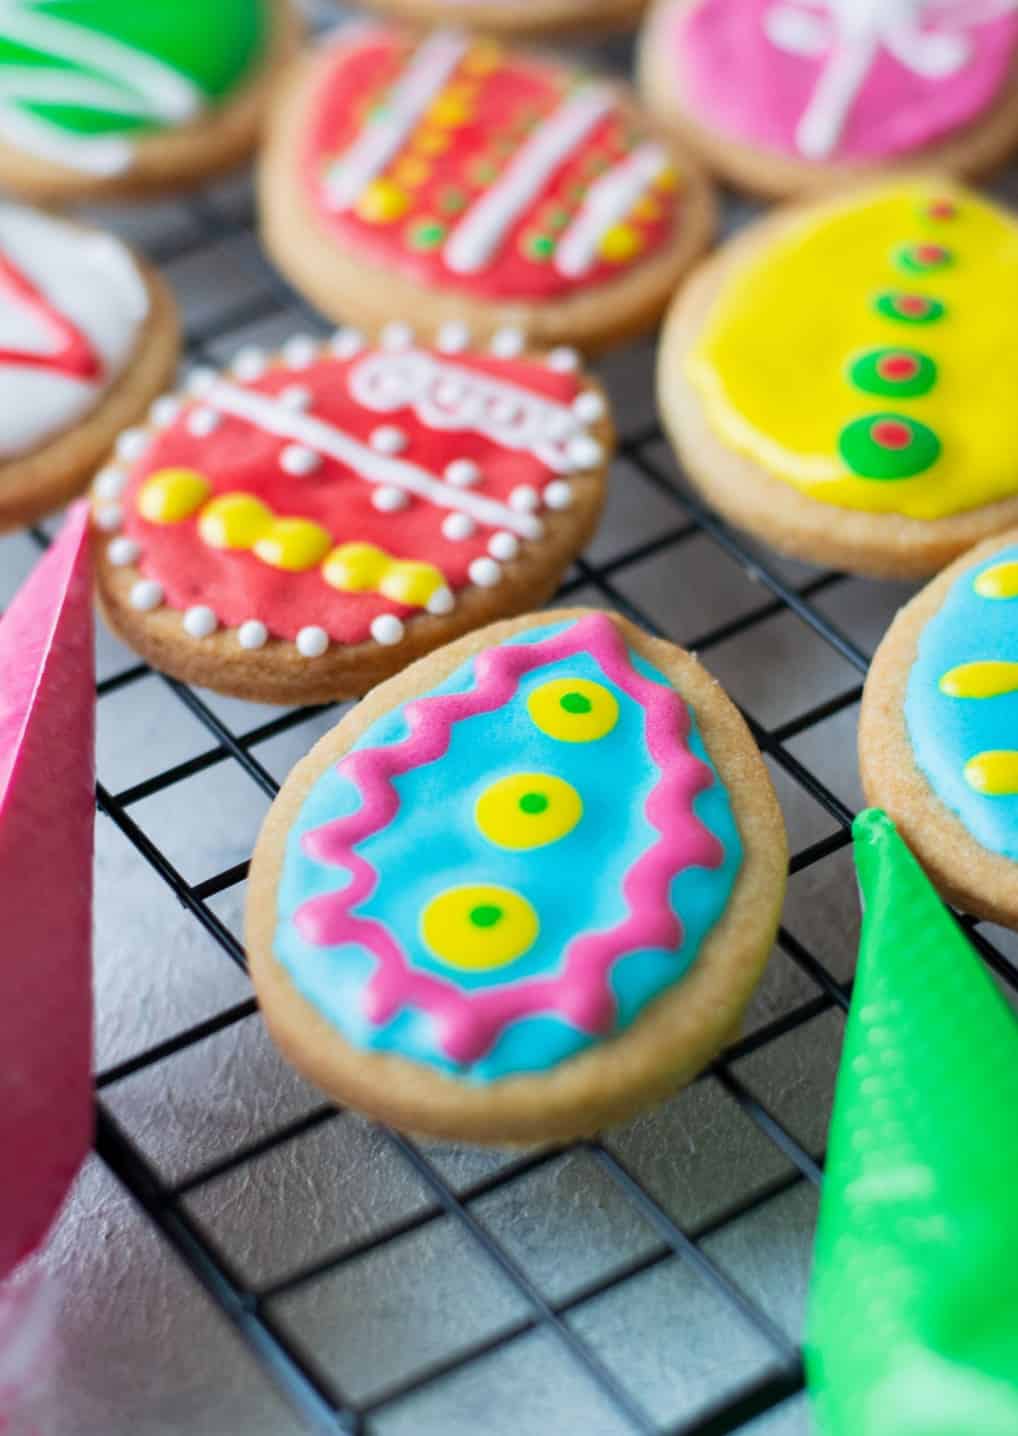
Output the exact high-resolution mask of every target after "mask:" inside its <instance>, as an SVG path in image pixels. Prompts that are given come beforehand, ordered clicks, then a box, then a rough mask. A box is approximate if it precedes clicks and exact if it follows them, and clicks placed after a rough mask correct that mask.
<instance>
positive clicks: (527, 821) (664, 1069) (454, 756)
mask: <svg viewBox="0 0 1018 1436" xmlns="http://www.w3.org/2000/svg"><path fill="white" fill-rule="evenodd" d="M786 860H787V858H786V846H785V836H784V827H783V824H782V820H781V815H780V812H779V810H778V807H777V803H776V801H775V798H774V794H773V790H772V788H771V785H770V782H769V779H768V777H767V774H766V770H765V769H764V766H763V763H762V761H761V759H760V755H759V753H758V752H757V750H756V748H755V746H754V744H753V742H752V739H751V738H750V736H749V733H748V731H747V730H746V728H745V725H744V724H743V722H742V720H741V718H740V717H739V716H738V714H737V713H736V710H735V708H734V707H733V706H732V704H731V703H730V702H729V700H728V699H727V698H726V697H725V695H724V694H723V693H722V691H721V689H720V688H719V687H718V685H717V684H716V683H715V682H714V680H713V679H712V678H710V677H709V676H708V675H707V674H706V673H705V672H704V671H703V669H701V668H700V666H699V664H698V663H697V661H696V660H695V659H694V658H692V657H691V656H690V655H689V654H687V653H684V652H683V651H682V650H681V649H678V648H675V647H673V646H672V645H671V644H668V643H664V642H661V641H658V640H653V639H650V638H648V637H647V636H646V635H644V634H642V633H641V632H640V631H639V630H638V629H636V628H634V627H633V625H631V624H629V623H627V622H625V621H624V620H622V619H620V618H617V617H615V616H614V615H608V614H604V613H598V612H593V611H590V610H582V609H581V610H562V611H554V610H553V611H551V612H548V613H543V614H531V615H528V616H527V617H526V618H520V619H517V620H515V621H513V622H508V623H501V624H496V625H493V626H492V627H490V628H487V629H484V630H482V631H481V632H479V633H474V634H471V635H469V636H468V637H467V638H464V639H461V640H460V641H458V642H456V643H453V644H450V645H449V646H448V647H446V648H443V649H441V650H439V651H438V652H437V653H434V654H432V655H431V656H430V657H428V658H425V659H423V660H422V661H421V662H420V663H417V664H415V665H414V666H413V667H412V668H410V669H409V670H407V671H406V672H404V673H402V674H400V675H399V676H398V677H397V678H394V679H392V680H390V681H389V682H388V683H385V684H383V685H382V686H381V687H380V688H378V689H376V690H375V691H374V692H373V693H371V694H370V695H369V696H368V697H367V698H366V699H365V700H364V701H363V702H362V703H361V704H360V705H359V707H357V708H356V709H354V710H353V711H352V712H351V713H349V714H348V715H347V716H346V718H344V720H343V721H342V722H341V723H340V724H339V726H338V727H337V728H335V729H334V730H333V731H332V732H331V733H329V734H327V735H326V737H325V738H323V739H322V740H321V742H320V743H319V744H318V745H317V747H315V748H314V749H313V751H312V752H311V754H310V755H309V756H308V757H307V758H305V759H304V761H303V762H302V763H301V764H299V765H298V767H297V768H296V769H295V770H294V772H293V773H292V774H291V776H290V778H289V779H288V781H287V783H286V784H285V785H284V787H283V790H282V792H281V793H280V795H279V797H278V798H277V800H276V802H275V804H274V805H273V807H272V809H271V811H270V813H269V815H268V817H267V818H266V821H265V825H264V828H263V830H262V834H261V837H260V839H259V842H258V846H257V849H256V852H255V856H254V860H253V865H252V869H251V879H250V884H249V902H248V914H247V945H248V952H249V957H250V962H251V971H252V975H253V977H254V980H255V984H256V987H257V989H258V995H259V999H260V1001H261V1005H262V1008H263V1011H264V1014H265V1018H266V1021H267V1022H268V1024H269V1028H270V1030H271V1032H272V1033H273V1035H274V1036H275V1038H276V1040H277V1041H278V1042H279V1043H280V1045H281V1046H282V1048H283V1050H284V1051H285V1052H286V1053H287V1054H288V1055H289V1057H290V1058H291V1060H292V1061H293V1062H294V1063H295V1065H297V1066H298V1067H300V1068H301V1069H302V1070H303V1071H305V1072H306V1073H307V1074H308V1075H309V1076H310V1077H312V1079H313V1080H315V1081H316V1082H318V1083H319V1084H320V1085H321V1086H322V1087H323V1088H324V1089H325V1090H326V1091H327V1092H329V1093H330V1094H331V1095H333V1096H334V1097H336V1098H337V1099H338V1100H340V1101H342V1102H347V1103H350V1104H352V1105H353V1106H355V1107H357V1108H359V1109H360V1110H363V1111H365V1112H367V1113H369V1114H371V1115H373V1116H376V1117H381V1118H384V1119H385V1120H388V1121H390V1122H392V1123H394V1124H395V1125H397V1126H401V1127H404V1128H407V1129H409V1130H411V1131H420V1132H428V1133H432V1134H435V1135H438V1136H444V1137H460V1138H465V1139H469V1140H473V1141H481V1142H485V1141H487V1142H500V1141H504V1142H529V1141H538V1140H541V1139H545V1138H566V1137H571V1136H576V1135H579V1134H582V1133H589V1132H593V1131H596V1130H597V1129H598V1128H600V1127H602V1126H603V1125H605V1124H606V1123H608V1122H611V1121H615V1120H619V1119H621V1118H623V1117H624V1116H626V1115H628V1114H629V1113H631V1112H633V1111H634V1110H636V1109H637V1108H638V1107H640V1106H642V1105H644V1104H646V1103H649V1102H653V1101H655V1100H657V1099H659V1098H660V1097H662V1096H663V1095H665V1094H666V1093H667V1092H668V1091H670V1090H671V1089H672V1088H674V1087H675V1086H677V1085H678V1084H679V1083H681V1082H682V1081H685V1080H688V1079H690V1078H691V1077H692V1076H693V1075H694V1074H695V1073H696V1072H697V1071H699V1070H700V1068H701V1067H702V1066H703V1065H704V1064H705V1063H706V1062H707V1061H708V1060H709V1059H710V1057H711V1056H713V1055H714V1053H716V1052H717V1050H718V1049H719V1048H720V1047H721V1045H722V1044H723V1043H724V1042H725V1041H726V1040H727V1039H728V1038H729V1036H730V1035H731V1033H732V1031H733V1030H734V1028H735V1027H736V1026H737V1024H738V1021H739V1017H740V1015H741V1013H742V1011H743V1008H744V1007H745V1005H746V1002H747V1001H748V999H749V996H750V993H751V991H752V989H753V987H754V985H755V983H756V981H757V980H758V978H759V976H760V974H761V971H762V969H763V966H764V963H765V962H766V959H767V955H768V952H769V949H770V945H771V941H772V939H773V936H774V931H775V928H776V925H777V920H778V912H779V909H780V906H781V898H782V893H783V889H784V883H785V868H786Z"/></svg>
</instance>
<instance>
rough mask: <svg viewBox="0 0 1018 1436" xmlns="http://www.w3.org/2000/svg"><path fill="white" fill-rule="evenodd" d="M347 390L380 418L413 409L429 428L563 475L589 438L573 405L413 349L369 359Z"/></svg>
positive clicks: (351, 378)
mask: <svg viewBox="0 0 1018 1436" xmlns="http://www.w3.org/2000/svg"><path fill="white" fill-rule="evenodd" d="M348 385H349V389H350V394H351V397H352V398H354V399H356V401H357V403H358V404H360V405H362V406H363V407H364V408H366V409H371V410H372V411H373V412H374V413H376V414H392V413H395V412H396V411H397V410H399V409H403V408H412V409H413V411H414V413H415V414H416V415H417V417H418V418H419V419H420V421H421V423H422V424H427V425H428V427H429V428H432V429H444V430H446V431H448V432H452V433H465V432H473V433H476V434H483V435H484V436H485V437H486V438H489V439H491V440H492V442H493V443H496V444H499V445H500V446H501V447H502V448H504V449H516V450H524V451H526V452H528V453H531V454H533V455H534V456H535V457H536V458H538V459H540V460H541V462H542V463H544V464H547V466H548V468H549V469H551V470H552V471H553V472H554V473H557V474H568V473H572V472H573V471H574V470H575V468H576V464H575V463H574V462H573V460H572V459H571V458H570V456H569V443H570V440H572V439H573V438H575V437H576V435H578V434H583V433H585V432H586V424H585V421H584V420H583V418H582V417H581V416H579V415H577V413H576V411H575V410H574V409H573V407H572V405H571V404H560V403H558V402H557V401H556V400H554V399H550V398H548V397H546V396H545V395H543V394H535V393H533V392H532V391H531V390H530V389H524V388H523V387H522V386H521V385H519V384H512V383H509V382H507V381H506V380H504V379H494V378H492V377H491V376H490V375H488V374H482V373H479V372H477V371H475V370H471V369H468V368H467V367H466V365H463V364H455V363H448V362H446V361H444V360H442V359H439V358H436V357H435V356H434V355H431V354H426V353H423V352H422V351H421V350H419V349H408V350H404V351H402V352H401V353H396V354H394V353H385V352H382V351H376V352H375V353H372V354H368V355H366V356H365V358H363V359H360V360H358V361H357V363H356V364H354V366H353V368H352V369H351V371H350V374H349V379H348Z"/></svg>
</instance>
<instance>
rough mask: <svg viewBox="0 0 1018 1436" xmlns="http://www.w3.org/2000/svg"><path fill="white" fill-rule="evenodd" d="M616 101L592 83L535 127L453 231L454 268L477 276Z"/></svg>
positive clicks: (448, 249)
mask: <svg viewBox="0 0 1018 1436" xmlns="http://www.w3.org/2000/svg"><path fill="white" fill-rule="evenodd" d="M614 104H615V95H614V93H613V91H612V90H611V89H610V87H609V86H607V85H592V86H589V87H588V88H586V89H583V90H580V91H579V92H578V93H577V94H575V95H573V96H571V97H570V98H569V99H568V100H566V101H564V102H563V103H562V104H561V105H560V106H559V108H558V109H557V110H556V111H555V113H554V114H553V115H551V116H549V118H548V119H547V120H545V121H544V123H543V124H541V125H540V126H539V127H538V128H537V129H536V130H535V131H534V133H533V134H532V135H531V136H530V139H529V140H527V142H526V144H525V145H524V146H523V147H522V149H519V150H517V151H516V154H515V155H514V156H513V157H512V159H511V160H510V161H509V163H508V165H507V166H506V168H505V170H504V171H503V172H502V174H501V175H500V176H499V178H498V179H497V180H496V181H495V183H494V184H493V185H492V186H491V188H490V189H488V190H486V191H485V192H484V193H483V194H482V195H481V197H480V198H479V199H478V200H477V202H476V204H474V205H472V206H471V207H470V209H468V210H467V212H466V214H465V215H464V216H463V217H462V219H461V220H460V221H459V223H458V224H457V225H456V227H455V229H454V230H453V231H452V233H451V234H450V236H449V238H448V240H447V241H446V245H445V249H444V251H443V258H444V259H445V262H446V264H447V265H448V266H449V268H450V269H451V270H453V271H454V272H455V273H456V274H473V273H475V272H476V271H477V270H479V269H483V268H484V266H485V265H486V264H487V263H488V261H489V260H490V259H491V258H492V256H493V255H494V254H495V253H496V251H497V250H498V247H499V245H500V244H501V243H502V240H503V239H504V238H505V236H506V234H507V233H508V231H509V230H510V229H511V228H512V226H513V225H514V224H515V223H516V221H517V220H518V219H519V218H520V216H521V215H523V214H524V213H525V212H526V211H527V210H528V209H529V208H530V206H531V205H532V204H533V202H534V201H535V200H536V199H537V197H538V195H539V194H540V193H541V191H542V190H543V189H544V187H545V185H546V184H547V183H548V181H549V180H550V179H551V178H552V176H553V175H554V173H555V171H556V170H557V169H558V168H559V167H560V165H562V164H563V163H564V162H565V160H567V159H568V158H569V156H570V155H571V154H572V153H573V151H574V150H575V149H576V147H577V146H578V145H580V144H581V143H582V142H583V141H584V140H585V139H586V138H587V136H588V135H589V134H590V133H591V131H592V130H593V129H594V128H595V127H596V126H597V125H598V124H599V123H600V122H601V120H603V119H604V117H605V115H607V114H608V113H609V111H610V110H611V109H612V107H613V106H614Z"/></svg>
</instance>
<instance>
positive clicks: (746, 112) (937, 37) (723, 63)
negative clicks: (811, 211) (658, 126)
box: [640, 0, 1018, 195]
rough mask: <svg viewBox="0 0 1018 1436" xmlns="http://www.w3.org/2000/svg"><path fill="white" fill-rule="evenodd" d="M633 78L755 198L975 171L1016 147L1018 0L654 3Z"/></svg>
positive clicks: (669, 0) (659, 109)
mask: <svg viewBox="0 0 1018 1436" xmlns="http://www.w3.org/2000/svg"><path fill="white" fill-rule="evenodd" d="M640 80H641V88H642V90H643V93H644V95H645V97H646V99H647V101H648V103H649V104H650V105H651V107H652V108H653V109H654V110H655V112H656V113H657V114H659V115H660V116H661V118H662V119H663V120H664V121H665V122H666V123H668V124H669V125H670V126H671V127H672V128H673V129H674V130H675V131H676V132H677V133H678V134H680V135H681V136H682V137H683V138H684V139H686V140H688V141H689V143H690V144H692V145H693V146H695V148H696V149H697V150H699V151H700V153H701V154H702V155H703V156H704V158H705V159H707V160H708V161H709V163H710V164H711V166H712V167H713V168H716V169H717V170H718V172H719V173H721V174H723V175H725V176H727V177H728V178H730V179H733V180H735V181H736V182H737V183H739V184H742V185H744V186H745V187H746V188H748V189H750V190H753V191H755V192H759V193H763V194H773V195H784V194H797V193H802V192H805V191H807V190H813V189H819V188H822V187H825V186H830V185H831V184H832V183H837V182H839V181H841V180H843V179H844V178H846V176H850V175H852V174H855V173H858V172H860V171H862V170H866V169H874V168H878V167H879V168H888V167H894V166H901V165H908V166H911V167H912V168H916V167H917V166H920V165H921V166H923V167H925V168H934V169H937V170H939V171H942V172H945V173H952V174H960V175H975V174H981V173H984V172H985V171H987V170H989V169H992V168H994V167H995V166H996V165H998V164H1000V163H1002V162H1003V161H1004V160H1005V159H1006V158H1007V156H1008V155H1009V154H1010V152H1011V151H1012V150H1013V149H1014V146H1015V143H1016V142H1018V84H1016V80H1018V3H1016V0H658V4H657V7H656V9H655V10H654V11H653V13H652V15H651V16H650V18H649V19H648V21H647V24H646V27H645V31H644V35H643V38H642V43H641V56H640Z"/></svg>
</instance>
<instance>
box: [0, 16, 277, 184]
mask: <svg viewBox="0 0 1018 1436" xmlns="http://www.w3.org/2000/svg"><path fill="white" fill-rule="evenodd" d="M298 32H299V24H298V19H297V13H296V10H295V9H294V8H293V7H292V6H291V4H290V0H214V3H211V0H134V3H132V0H57V2H56V3H53V0H50V3H40V0H3V6H2V15H0V181H2V182H3V184H4V185H5V186H6V187H8V188H9V189H11V190H12V191H14V192H15V193H17V194H21V195H24V196H26V197H28V198H30V199H36V200H40V201H50V200H52V201H64V200H72V199H107V198H129V199H130V198H143V197H145V196H148V195H152V194H157V193H162V192H166V191H171V190H178V189H182V188H187V187H189V186H191V185H195V184H198V183H199V182H200V181H201V180H203V179H207V178H209V177H211V176H214V175H217V174H220V173H222V172H223V171H226V170H229V169H231V168H232V167H233V166H235V165H236V164H238V163H239V162H240V161H241V160H243V159H244V158H245V157H246V156H247V155H248V154H249V153H250V152H251V150H252V149H253V148H254V144H255V140H256V138H257V133H258V128H259V125H260V123H261V120H262V116H263V112H264V109H265V106H266V103H267V101H268V96H269V92H270V89H271V86H272V82H273V81H274V79H275V76H276V72H277V70H278V69H279V67H280V65H281V64H282V63H283V62H284V61H285V60H286V59H287V58H288V56H289V55H290V53H291V52H292V51H293V49H294V48H295V44H296V40H297V36H298Z"/></svg>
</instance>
